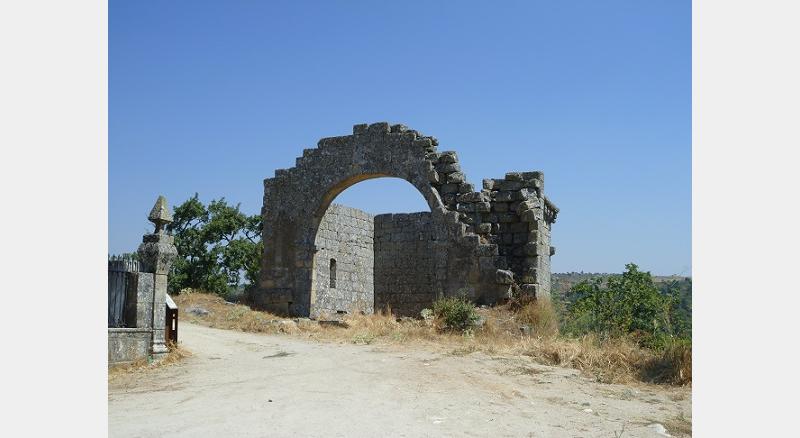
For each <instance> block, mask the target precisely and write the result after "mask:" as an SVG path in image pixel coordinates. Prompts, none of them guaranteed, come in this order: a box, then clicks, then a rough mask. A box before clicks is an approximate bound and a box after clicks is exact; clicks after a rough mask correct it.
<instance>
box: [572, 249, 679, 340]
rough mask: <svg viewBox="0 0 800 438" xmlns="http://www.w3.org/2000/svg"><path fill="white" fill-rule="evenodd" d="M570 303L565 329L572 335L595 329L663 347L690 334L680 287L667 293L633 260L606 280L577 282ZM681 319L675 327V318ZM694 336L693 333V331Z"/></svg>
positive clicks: (597, 279)
mask: <svg viewBox="0 0 800 438" xmlns="http://www.w3.org/2000/svg"><path fill="white" fill-rule="evenodd" d="M569 295H570V296H569V300H568V302H567V303H566V307H567V320H566V321H565V324H564V325H565V326H566V327H565V329H566V330H565V331H566V332H568V333H572V334H582V333H588V332H595V333H598V334H600V335H601V336H604V337H612V336H622V335H633V336H634V337H635V338H636V339H638V340H639V341H640V343H642V344H643V345H645V346H648V347H655V348H660V347H663V346H664V345H665V344H666V343H667V342H668V341H669V340H670V339H672V338H675V337H679V336H680V337H683V336H685V335H686V328H685V324H686V318H685V315H683V314H681V313H680V312H678V310H679V309H681V306H680V299H679V298H680V297H679V293H678V289H674V288H669V287H667V288H666V289H665V290H664V291H663V292H662V291H660V290H659V288H658V287H657V286H656V285H655V283H654V282H653V279H652V277H651V276H650V273H649V272H641V271H639V267H638V266H636V265H635V264H633V263H629V264H627V265H625V272H624V273H623V274H622V275H614V276H611V277H609V278H608V279H607V280H606V281H605V282H603V281H602V280H601V279H599V278H596V279H592V280H585V281H582V282H580V283H578V284H577V285H575V286H574V287H573V288H572V290H571V291H570V294H569ZM676 319H677V320H678V321H679V322H680V324H683V325H680V326H678V327H676V326H675V324H674V322H675V320H676ZM688 321H689V324H690V325H689V330H691V328H690V327H691V314H689V319H688ZM689 336H691V332H689Z"/></svg>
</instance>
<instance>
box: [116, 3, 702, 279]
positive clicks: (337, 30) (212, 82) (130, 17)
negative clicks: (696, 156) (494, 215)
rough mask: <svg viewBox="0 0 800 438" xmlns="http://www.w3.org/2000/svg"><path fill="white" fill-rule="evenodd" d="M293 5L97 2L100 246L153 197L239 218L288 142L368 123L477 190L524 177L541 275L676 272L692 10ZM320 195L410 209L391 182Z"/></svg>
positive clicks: (134, 226)
mask: <svg viewBox="0 0 800 438" xmlns="http://www.w3.org/2000/svg"><path fill="white" fill-rule="evenodd" d="M311 3H313V4H309V3H303V4H292V3H283V2H276V3H272V2H270V3H252V2H239V1H231V2H225V3H224V4H221V3H209V4H202V5H200V4H197V3H194V2H186V1H175V2H168V3H162V2H147V1H145V2H111V3H110V4H109V14H108V16H109V27H108V35H109V48H108V50H109V101H108V108H109V118H108V128H109V148H108V167H109V170H108V196H109V206H108V208H109V210H108V215H109V217H108V225H109V226H108V252H109V253H121V252H131V251H135V249H136V247H137V246H138V245H139V243H140V242H141V236H142V234H144V233H146V232H149V230H151V229H152V228H151V227H150V225H149V223H148V222H147V220H146V216H147V213H148V212H149V211H150V208H151V207H152V205H153V203H154V202H155V199H156V197H157V196H158V195H165V196H166V197H167V199H168V201H169V203H170V204H171V205H172V206H176V205H178V204H180V203H181V202H183V201H185V200H186V199H188V198H190V197H191V196H193V195H194V194H195V193H199V195H200V199H201V200H202V201H203V202H204V203H208V202H209V201H210V200H211V199H219V198H222V197H224V198H225V199H226V200H228V201H229V202H230V203H232V204H238V203H241V208H242V211H244V212H246V213H248V214H258V213H259V212H260V210H261V207H262V198H263V180H264V178H268V177H272V176H273V175H274V172H275V170H276V169H283V168H290V167H292V166H294V163H295V158H296V157H298V156H300V155H302V152H303V149H304V148H309V147H314V146H315V145H316V143H317V141H318V140H319V139H320V138H323V137H331V136H339V135H347V134H350V133H351V132H352V126H353V125H355V124H359V123H374V122H380V121H387V122H390V123H402V124H405V125H407V126H409V127H410V128H411V129H416V130H418V131H420V132H423V133H425V134H427V135H433V136H435V137H437V138H438V139H439V142H440V145H439V150H454V151H456V152H457V153H458V156H459V161H460V163H461V167H462V169H463V171H464V173H465V175H466V176H467V179H468V181H469V182H470V183H472V184H473V185H474V186H475V188H476V190H479V189H480V188H481V181H482V179H484V178H500V177H503V176H504V175H505V173H506V172H511V171H534V170H535V171H542V172H543V173H544V179H545V194H546V196H547V197H548V198H549V199H550V200H551V201H552V202H553V203H555V205H557V206H558V207H559V208H560V213H559V215H558V218H557V220H556V223H555V224H554V226H553V234H552V238H553V246H555V247H556V253H555V255H554V256H553V258H552V269H553V271H554V272H570V271H576V272H577V271H581V270H583V271H596V272H622V271H623V270H624V266H625V264H626V263H630V262H634V263H636V264H637V265H639V266H640V267H641V269H642V270H645V271H650V272H653V273H656V272H658V273H659V275H687V273H690V272H691V265H692V258H691V2H689V1H675V2H658V3H655V2H635V1H622V0H618V1H610V2H603V3H602V4H599V3H593V2H581V3H580V4H572V3H563V2H561V3H550V2H511V3H506V4H503V5H488V4H484V3H480V2H465V3H462V4H461V6H460V7H459V8H452V7H448V5H445V4H440V3H430V2H410V3H408V4H406V7H404V8H396V7H392V5H388V4H374V5H370V6H369V7H356V6H353V5H352V4H351V3H349V2H348V3H343V2H311ZM409 23H413V26H412V27H411V28H412V29H413V31H411V32H410V31H409ZM444 30H446V31H444ZM476 30H480V31H479V32H476ZM337 202H340V203H343V204H345V205H348V206H351V207H355V208H359V209H362V210H364V211H367V212H370V213H374V212H379V213H405V212H414V211H427V210H428V206H427V204H426V203H425V202H424V200H423V199H422V197H421V195H420V194H419V193H418V192H417V191H416V190H415V189H414V188H413V186H411V185H410V184H409V183H407V182H405V181H403V180H396V179H375V180H368V181H363V182H361V183H358V184H356V185H354V186H353V187H350V188H349V189H347V190H345V191H344V192H343V193H342V194H341V195H340V196H339V197H337Z"/></svg>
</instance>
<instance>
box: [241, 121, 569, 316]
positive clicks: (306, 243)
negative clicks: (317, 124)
mask: <svg viewBox="0 0 800 438" xmlns="http://www.w3.org/2000/svg"><path fill="white" fill-rule="evenodd" d="M437 147H438V141H437V140H436V138H434V137H429V136H425V135H422V134H421V133H419V132H417V131H414V130H411V129H409V128H407V127H406V126H404V125H389V124H388V123H385V122H382V123H373V124H371V125H366V124H361V125H355V126H354V127H353V134H352V135H347V136H341V137H330V138H323V139H322V140H320V141H319V143H318V145H317V147H316V148H314V149H305V150H304V151H303V156H302V157H299V158H297V163H296V166H295V167H293V168H291V169H278V170H276V171H275V176H274V177H273V178H267V179H265V180H264V206H263V208H262V212H261V214H262V217H263V222H264V229H263V241H264V254H263V258H262V266H261V278H260V282H259V287H258V289H257V290H256V291H254V292H253V293H252V295H251V297H250V299H251V301H252V304H253V305H255V306H256V307H259V308H263V309H266V310H270V311H272V312H277V313H283V314H288V315H292V316H312V317H318V316H320V315H322V314H336V313H352V312H364V313H371V312H373V311H377V310H383V309H386V308H387V307H389V308H391V310H392V312H393V313H395V314H398V315H418V312H419V311H420V310H421V309H423V308H424V307H428V306H430V304H431V303H432V302H433V301H434V300H436V299H437V298H439V297H446V296H460V295H463V296H466V297H467V298H469V299H471V300H473V301H474V302H475V303H476V304H488V305H491V304H496V303H498V302H501V301H502V300H504V299H506V298H508V297H509V296H510V295H511V294H512V293H514V292H516V293H522V294H528V295H532V296H535V297H537V298H543V297H549V295H550V256H552V255H553V254H554V248H553V247H551V246H550V230H551V227H552V224H553V223H554V222H555V220H556V215H557V214H558V209H557V208H556V207H555V205H553V204H552V203H551V202H550V201H549V200H548V199H547V197H545V196H544V177H543V175H542V173H541V172H509V173H507V174H506V175H505V177H504V178H496V179H484V180H483V187H482V188H481V189H480V190H477V191H476V190H475V187H474V186H473V185H472V184H470V183H468V182H467V179H466V176H465V175H464V173H463V172H462V171H461V167H460V165H459V163H458V157H457V155H456V153H455V152H453V151H443V152H439V151H438V150H437ZM380 177H395V178H402V179H404V180H406V181H408V182H409V183H411V184H412V185H413V186H414V187H415V188H416V189H417V190H419V192H420V193H421V194H422V196H423V197H424V198H425V200H426V201H427V203H428V206H429V207H430V212H421V213H412V214H387V215H378V216H375V217H373V216H371V215H369V214H367V213H365V212H363V211H360V210H357V209H353V208H348V207H343V206H339V205H336V204H332V201H333V199H334V198H336V196H337V195H338V194H339V193H341V192H342V191H344V190H345V189H347V188H348V187H350V186H352V185H354V184H356V183H358V182H360V181H364V180H367V179H371V178H380ZM387 195H388V196H391V195H390V194H387Z"/></svg>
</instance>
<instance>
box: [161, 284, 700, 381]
mask: <svg viewBox="0 0 800 438" xmlns="http://www.w3.org/2000/svg"><path fill="white" fill-rule="evenodd" d="M174 299H175V302H176V303H177V304H178V307H179V308H180V318H181V320H182V321H189V322H193V323H198V324H203V325H206V326H210V327H216V328H223V329H231V330H240V331H246V332H261V333H287V334H293V335H298V336H304V337H309V338H313V339H319V340H325V341H337V342H347V343H354V344H362V345H367V344H420V345H425V346H427V347H430V348H433V349H438V350H441V351H444V352H446V353H449V354H452V355H467V354H471V353H473V352H482V353H486V354H490V355H504V354H512V355H522V356H528V357H530V358H531V359H533V360H534V361H536V362H539V363H542V364H546V365H556V366H561V367H570V368H575V369H578V370H581V371H582V372H584V373H585V374H587V375H589V376H592V377H594V378H595V379H597V380H598V381H601V382H606V383H628V382H636V381H640V382H641V381H644V382H654V383H669V384H678V385H683V384H690V383H691V347H688V349H687V347H675V348H670V349H667V350H666V351H665V352H664V354H663V355H657V354H655V353H653V352H652V351H650V350H647V349H643V348H641V347H639V346H638V345H637V344H636V343H635V342H633V341H631V340H628V339H612V340H606V341H601V340H599V339H597V338H596V337H593V336H585V337H582V338H578V339H574V338H565V337H561V336H558V322H557V317H556V314H555V312H554V311H553V309H552V307H551V306H550V305H549V303H547V302H536V301H532V302H525V303H519V302H517V303H511V304H509V305H507V306H498V307H494V308H487V309H484V308H482V309H478V313H479V314H480V316H481V318H482V320H483V321H484V323H483V325H482V326H481V327H479V328H477V329H475V330H471V331H467V332H465V333H460V332H453V331H445V330H442V327H443V323H442V322H441V321H438V320H435V319H434V320H427V321H426V320H422V319H410V318H404V319H402V320H400V321H398V319H397V318H396V317H394V316H392V315H391V313H389V312H386V311H384V312H380V313H376V314H373V315H362V314H360V313H355V314H348V315H344V316H343V318H342V321H344V323H345V324H346V327H340V326H333V325H320V324H316V323H305V324H303V323H301V324H297V323H295V322H294V321H289V322H287V320H286V319H284V318H281V317H278V316H276V315H272V314H269V313H266V312H260V311H254V310H252V309H250V308H249V307H247V306H244V305H239V304H230V303H225V301H223V300H222V298H220V297H218V296H216V295H212V294H205V293H197V292H188V293H186V292H184V293H181V294H180V295H178V296H176V297H174ZM192 308H202V309H205V310H207V311H208V314H206V315H199V314H196V313H192V312H190V310H191V309H192ZM520 326H528V327H530V329H531V330H530V332H528V333H526V332H524V331H521V330H520ZM675 370H678V371H677V372H676V371H675Z"/></svg>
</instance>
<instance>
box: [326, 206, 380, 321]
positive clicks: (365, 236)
mask: <svg viewBox="0 0 800 438" xmlns="http://www.w3.org/2000/svg"><path fill="white" fill-rule="evenodd" d="M373 229H374V226H373V218H372V216H371V215H370V214H368V213H366V212H363V211H361V210H358V209H355V208H351V207H345V206H343V205H338V204H331V205H330V207H328V210H327V211H326V212H325V215H324V216H323V217H322V221H321V222H320V224H319V230H318V231H317V237H316V239H315V241H314V245H315V246H316V249H317V252H316V254H315V255H314V280H313V288H312V291H313V296H312V305H311V306H312V308H311V316H314V317H316V316H319V315H320V314H322V313H327V314H329V315H332V314H336V313H341V312H347V313H353V312H364V313H372V310H373V303H374V292H373V284H374V279H373V265H374V247H373V236H374V231H373ZM331 274H334V277H335V281H332V280H333V279H332V278H331Z"/></svg>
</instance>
